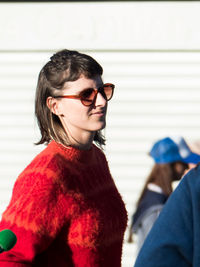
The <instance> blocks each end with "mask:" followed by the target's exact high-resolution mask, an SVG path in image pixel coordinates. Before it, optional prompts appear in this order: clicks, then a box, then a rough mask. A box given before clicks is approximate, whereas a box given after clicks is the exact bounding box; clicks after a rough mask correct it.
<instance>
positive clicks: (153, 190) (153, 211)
mask: <svg viewBox="0 0 200 267" xmlns="http://www.w3.org/2000/svg"><path fill="white" fill-rule="evenodd" d="M150 156H151V157H152V158H153V159H154V161H155V164H154V166H153V168H152V171H151V173H150V175H149V177H148V178H147V180H146V183H145V185H144V188H143V190H142V193H141V195H140V197H139V200H138V202H137V206H136V211H135V213H134V214H133V217H132V222H131V227H130V231H129V239H128V241H129V242H132V234H133V233H135V234H137V250H138V252H139V250H140V248H141V246H142V245H143V242H144V240H145V239H146V237H147V235H148V233H149V231H150V230H151V228H152V226H153V224H154V223H155V221H156V219H157V217H158V215H159V214H160V212H161V210H162V208H163V206H164V204H165V202H166V201H167V199H168V197H169V196H170V194H171V193H172V191H173V188H172V183H173V182H174V181H178V180H180V179H181V177H182V176H183V174H184V173H185V171H186V170H187V169H188V164H189V163H194V164H196V163H197V162H198V161H200V156H199V155H197V154H195V153H193V152H192V151H191V150H190V149H189V147H188V146H187V144H186V142H185V140H184V139H183V138H182V137H178V138H176V139H172V138H169V137H166V138H163V139H161V140H159V141H157V142H156V143H155V144H154V145H153V147H152V149H151V151H150Z"/></svg>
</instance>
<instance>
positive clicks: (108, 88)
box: [54, 83, 115, 107]
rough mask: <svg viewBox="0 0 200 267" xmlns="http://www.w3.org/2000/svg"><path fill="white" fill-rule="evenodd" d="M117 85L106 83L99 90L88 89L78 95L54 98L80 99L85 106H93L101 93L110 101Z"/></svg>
mask: <svg viewBox="0 0 200 267" xmlns="http://www.w3.org/2000/svg"><path fill="white" fill-rule="evenodd" d="M114 88H115V85H114V84H112V83H105V84H104V85H103V86H101V87H99V88H98V89H95V88H87V89H85V90H83V91H81V92H80V93H79V94H78V95H61V96H54V98H71V99H79V100H81V103H82V104H83V105H84V106H87V107H89V106H91V105H93V104H94V102H95V101H96V98H97V94H98V93H100V94H101V95H102V96H103V97H104V99H106V100H107V101H109V100H110V99H111V98H112V96H113V92H114Z"/></svg>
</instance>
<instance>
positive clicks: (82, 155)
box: [49, 140, 96, 164]
mask: <svg viewBox="0 0 200 267" xmlns="http://www.w3.org/2000/svg"><path fill="white" fill-rule="evenodd" d="M49 146H51V147H52V148H53V150H54V151H55V152H56V151H59V152H60V153H61V154H62V155H63V156H65V157H67V158H68V160H71V161H74V160H75V161H78V162H81V163H88V164H90V163H91V162H93V161H94V159H95V155H94V154H95V148H96V146H95V145H94V144H92V146H91V148H90V149H88V150H81V149H78V148H75V147H72V146H64V145H63V144H61V143H57V142H56V141H54V140H52V141H51V142H50V143H49Z"/></svg>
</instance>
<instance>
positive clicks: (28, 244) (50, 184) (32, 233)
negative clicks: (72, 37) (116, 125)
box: [0, 49, 127, 267]
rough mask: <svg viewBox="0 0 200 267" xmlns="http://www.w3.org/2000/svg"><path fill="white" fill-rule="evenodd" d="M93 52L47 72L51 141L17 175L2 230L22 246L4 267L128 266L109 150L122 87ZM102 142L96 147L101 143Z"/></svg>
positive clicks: (39, 108)
mask: <svg viewBox="0 0 200 267" xmlns="http://www.w3.org/2000/svg"><path fill="white" fill-rule="evenodd" d="M102 74H103V69H102V67H101V66H100V65H99V63H98V62H96V60H94V59H93V58H92V57H90V56H89V55H86V54H82V53H79V52H77V51H71V50H66V49H64V50H61V51H58V52H57V53H55V54H54V55H53V56H52V57H51V58H50V60H49V61H48V62H47V63H46V64H45V66H44V67H43V68H42V69H41V71H40V74H39V78H38V84H37V90H36V98H35V113H36V117H37V121H38V125H39V128H40V132H41V139H40V140H39V142H38V143H37V144H46V145H47V146H46V147H45V148H44V149H43V151H41V152H40V153H39V154H38V155H37V156H36V157H35V158H34V159H33V160H32V161H31V163H30V164H29V165H28V166H27V167H26V168H25V170H24V171H23V172H22V173H21V174H20V175H19V177H18V178H17V180H16V182H15V185H14V188H13V192H12V198H11V201H10V203H9V205H8V207H7V209H6V210H5V211H4V213H3V215H2V220H1V222H0V230H2V229H5V228H7V229H10V230H11V231H13V232H14V233H15V235H16V236H17V243H16V245H15V246H14V247H13V248H12V249H11V250H10V251H8V252H4V253H2V254H0V266H1V267H22V266H23V267H26V266H27V267H28V266H37V267H39V266H41V267H45V266H48V267H56V266H58V267H66V266H68V267H70V266H71V267H111V266H113V267H120V266H121V255H122V244H123V236H124V231H125V229H126V225H127V212H126V209H125V205H124V202H123V201H122V198H121V196H120V194H119V192H118V190H117V188H116V186H115V183H114V181H113V178H112V176H111V174H110V170H109V166H108V163H107V160H106V157H105V155H104V152H103V150H102V147H103V145H104V144H105V138H104V136H103V134H102V132H101V130H102V129H103V128H104V127H105V125H106V110H107V105H108V101H109V100H110V99H111V98H112V95H113V90H114V85H113V84H111V83H105V84H104V83H103V80H102ZM94 142H95V143H96V144H94Z"/></svg>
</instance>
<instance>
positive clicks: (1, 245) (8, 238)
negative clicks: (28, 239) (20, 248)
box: [0, 229, 17, 252]
mask: <svg viewBox="0 0 200 267" xmlns="http://www.w3.org/2000/svg"><path fill="white" fill-rule="evenodd" d="M16 242H17V237H16V235H15V234H14V233H13V232H12V231H11V230H9V229H5V230H3V231H1V232H0V249H1V251H0V252H3V251H8V250H10V249H11V248H12V247H14V245H15V244H16Z"/></svg>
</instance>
